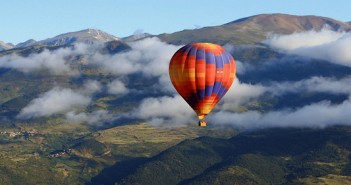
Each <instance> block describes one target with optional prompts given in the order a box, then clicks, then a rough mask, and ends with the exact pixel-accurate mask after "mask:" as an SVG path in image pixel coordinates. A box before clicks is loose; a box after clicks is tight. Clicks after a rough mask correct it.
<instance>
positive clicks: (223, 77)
mask: <svg viewBox="0 0 351 185" xmlns="http://www.w3.org/2000/svg"><path fill="white" fill-rule="evenodd" d="M235 72H236V67H235V61H234V58H233V57H232V56H231V55H230V54H229V53H228V52H226V51H225V49H224V48H223V47H221V46H219V45H216V44H211V43H193V44H188V45H186V46H184V47H182V48H180V49H179V50H178V51H177V52H176V53H175V54H174V55H173V57H172V59H171V61H170V64H169V75H170V78H171V81H172V84H173V85H174V87H175V89H176V90H177V91H178V93H179V94H180V95H181V96H182V97H183V98H184V99H185V101H186V102H187V103H188V104H189V105H190V106H191V107H192V108H193V109H194V111H195V112H196V114H197V115H198V117H199V119H200V120H203V119H204V118H205V117H206V115H207V114H208V113H210V112H211V110H212V109H213V108H214V107H215V106H216V104H217V103H218V101H219V100H220V99H221V98H222V97H223V96H224V94H225V93H226V92H227V91H228V89H229V88H230V86H231V85H232V83H233V81H234V79H235Z"/></svg>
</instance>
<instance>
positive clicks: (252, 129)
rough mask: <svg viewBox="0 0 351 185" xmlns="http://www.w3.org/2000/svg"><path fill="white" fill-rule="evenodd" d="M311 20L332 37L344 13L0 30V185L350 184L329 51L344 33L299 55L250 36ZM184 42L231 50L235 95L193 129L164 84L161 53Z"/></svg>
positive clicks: (345, 94)
mask: <svg viewBox="0 0 351 185" xmlns="http://www.w3.org/2000/svg"><path fill="white" fill-rule="evenodd" d="M323 29H326V30H328V31H330V32H332V33H333V34H335V35H336V36H338V38H339V37H340V38H344V37H346V36H348V35H347V34H345V32H346V33H349V32H350V31H351V24H350V22H348V23H346V22H341V21H338V20H334V19H331V18H326V17H319V16H294V15H286V14H262V15H255V16H251V17H246V18H242V19H239V20H235V21H232V22H229V23H226V24H223V25H218V26H211V27H203V28H198V29H193V30H190V29H189V30H183V31H178V32H175V33H167V34H166V33H165V34H159V35H151V34H147V33H143V34H136V35H132V36H129V37H125V38H118V37H116V36H113V35H111V34H108V33H105V32H103V31H101V30H97V29H85V30H81V31H77V32H70V33H64V34H61V35H58V36H55V37H52V38H48V39H45V40H41V41H35V40H32V39H30V40H27V41H25V42H22V43H19V44H17V45H15V46H14V45H12V44H8V43H4V42H0V44H1V48H2V49H0V184H88V185H93V184H351V177H350V176H351V162H350V161H351V148H350V145H349V144H350V142H351V135H350V133H351V127H350V126H349V125H350V124H349V122H348V121H349V113H348V108H349V107H350V105H349V102H350V92H351V91H350V89H349V88H348V86H349V84H350V81H351V80H350V79H351V78H350V76H351V67H350V66H349V65H348V63H347V62H348V60H346V62H345V61H344V60H343V58H342V56H343V55H342V54H340V53H338V52H339V51H345V50H343V47H344V48H347V46H348V43H347V41H348V40H346V42H341V46H343V47H339V45H332V44H325V45H322V46H323V47H319V46H317V47H313V46H312V47H310V48H308V47H306V48H307V49H311V50H308V52H302V54H304V55H302V54H301V53H299V50H291V51H290V50H288V49H289V48H288V49H286V51H285V50H284V49H279V48H278V49H277V48H275V47H274V46H273V45H270V44H269V43H268V44H267V42H263V41H264V40H266V39H267V35H270V34H277V35H287V34H293V33H306V32H307V33H312V32H309V31H311V30H315V31H323ZM313 33H314V32H313ZM316 33H320V32H316ZM322 33H324V32H322ZM328 33H329V32H328ZM343 34H344V35H343ZM335 35H333V36H335ZM345 35H346V36H345ZM342 36H344V37H342ZM308 37H311V35H308ZM303 39H308V38H306V37H303V38H302V39H301V40H303ZM190 42H213V43H217V44H220V45H223V46H224V45H225V46H226V48H227V50H228V52H229V53H231V54H232V55H233V56H234V58H235V60H236V61H237V77H238V79H237V80H236V81H235V84H234V85H233V87H232V88H236V89H235V90H236V92H238V94H231V93H230V92H228V94H227V95H226V96H225V97H224V98H226V97H228V98H227V99H225V100H224V101H222V102H220V103H219V104H218V108H217V109H215V110H213V113H212V114H213V117H212V118H209V120H208V121H209V126H208V127H207V128H199V127H196V126H195V125H196V121H194V119H192V117H191V116H190V117H189V116H188V112H187V111H186V110H187V109H186V108H187V107H183V106H182V104H180V103H179V102H180V101H182V100H181V99H180V98H179V99H178V97H177V96H176V95H175V94H174V93H173V91H172V89H169V88H168V87H169V85H170V82H169V78H168V60H169V58H170V57H171V55H172V54H173V53H174V52H175V51H176V50H177V49H178V48H179V47H180V46H179V45H183V44H187V43H190ZM284 42H286V41H284ZM78 43H84V44H82V45H80V44H78ZM288 43H289V46H295V45H296V43H293V42H292V41H291V40H290V41H289V42H288ZM333 43H334V44H335V42H333ZM345 43H346V44H345ZM337 44H338V43H337ZM343 44H344V45H343ZM329 46H331V47H332V48H338V49H337V50H334V49H331V50H332V51H333V52H335V53H329V50H330V49H328V48H327V47H329ZM316 48H317V49H316ZM324 48H327V49H326V50H319V49H324ZM307 49H306V50H307ZM289 51H290V52H289ZM347 52H348V51H347ZM306 53H307V54H306ZM308 54H316V55H308ZM332 55H335V56H338V57H335V58H328V57H330V56H332ZM321 56H322V57H321ZM222 109H223V110H222ZM329 110H331V113H330V112H329ZM190 111H191V110H190ZM333 113H335V115H337V116H336V117H331V118H330V119H328V120H327V121H325V120H323V119H322V118H323V116H325V115H326V116H328V115H329V116H333V115H334V114H333ZM228 114H230V116H228ZM233 115H234V116H233ZM235 115H236V116H235ZM194 116H195V115H193V117H194ZM255 119H256V120H255ZM179 120H180V121H179ZM306 121H307V122H308V124H310V125H308V124H306V123H305V122H306ZM194 122H195V123H194ZM176 123H177V124H179V125H177V124H176ZM212 123H213V124H212ZM345 123H346V124H345ZM169 124H171V125H169ZM173 125H175V126H173ZM272 127H273V128H272ZM276 127H279V128H276ZM282 127H283V128H282ZM306 127H308V128H306Z"/></svg>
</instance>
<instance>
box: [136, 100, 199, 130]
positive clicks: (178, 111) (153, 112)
mask: <svg viewBox="0 0 351 185" xmlns="http://www.w3.org/2000/svg"><path fill="white" fill-rule="evenodd" d="M133 116H135V117H138V118H141V119H146V120H147V121H148V122H149V123H152V124H154V125H162V124H167V125H179V124H186V123H188V122H192V121H195V119H194V118H195V117H196V114H195V112H194V111H193V110H192V109H191V108H190V106H189V105H188V104H187V103H186V102H185V101H184V99H183V98H182V97H181V96H179V95H175V96H173V97H170V96H163V97H159V98H146V99H144V100H143V101H142V102H141V104H140V106H139V107H138V108H137V109H136V110H135V111H134V113H133Z"/></svg>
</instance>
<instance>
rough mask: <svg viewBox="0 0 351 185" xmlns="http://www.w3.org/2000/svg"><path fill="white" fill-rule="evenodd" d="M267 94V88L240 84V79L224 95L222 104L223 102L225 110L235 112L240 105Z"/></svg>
mask: <svg viewBox="0 0 351 185" xmlns="http://www.w3.org/2000/svg"><path fill="white" fill-rule="evenodd" d="M265 92H266V87H264V86H262V85H252V84H246V83H240V81H239V79H235V80H234V83H233V85H232V86H231V88H230V89H229V90H228V92H227V94H226V95H224V97H223V98H222V100H221V102H223V105H222V107H221V108H222V109H223V110H235V109H237V108H238V107H239V106H240V105H242V104H243V103H245V102H248V101H250V100H252V99H257V98H258V97H259V96H261V95H262V94H264V93H265Z"/></svg>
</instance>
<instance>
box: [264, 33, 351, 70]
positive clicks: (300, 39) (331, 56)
mask: <svg viewBox="0 0 351 185" xmlns="http://www.w3.org/2000/svg"><path fill="white" fill-rule="evenodd" d="M263 43H265V44H267V45H269V46H271V47H273V48H276V49H280V50H282V51H284V52H287V53H290V54H294V55H300V56H304V57H309V58H315V59H321V60H327V61H329V62H332V63H337V64H341V65H345V66H351V53H350V52H349V51H350V50H351V33H350V32H338V31H332V30H330V29H328V28H324V29H322V30H321V31H314V30H311V31H308V32H301V33H293V34H291V35H271V36H270V38H269V39H267V40H265V41H264V42H263Z"/></svg>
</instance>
